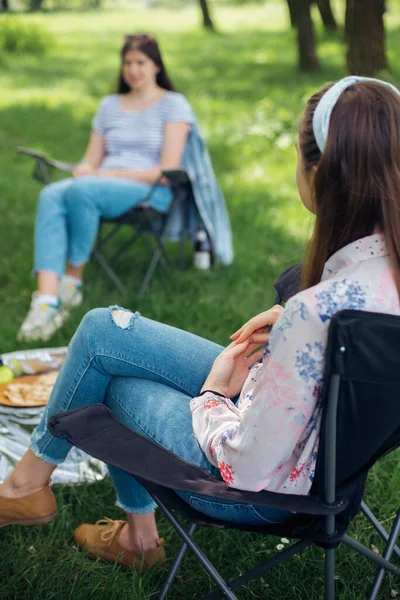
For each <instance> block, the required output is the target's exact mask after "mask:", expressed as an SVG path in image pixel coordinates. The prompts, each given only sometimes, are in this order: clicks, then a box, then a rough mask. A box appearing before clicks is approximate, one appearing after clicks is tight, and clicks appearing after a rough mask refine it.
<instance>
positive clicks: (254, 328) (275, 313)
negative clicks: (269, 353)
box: [231, 304, 283, 346]
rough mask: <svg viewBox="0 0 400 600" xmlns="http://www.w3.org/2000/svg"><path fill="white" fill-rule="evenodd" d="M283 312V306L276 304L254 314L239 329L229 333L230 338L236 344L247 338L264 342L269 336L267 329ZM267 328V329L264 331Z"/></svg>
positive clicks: (255, 342)
mask: <svg viewBox="0 0 400 600" xmlns="http://www.w3.org/2000/svg"><path fill="white" fill-rule="evenodd" d="M282 312H283V307H282V306H280V305H279V304H276V305H275V306H273V307H272V308H270V309H269V310H266V311H265V312H262V313H260V314H259V315H256V316H255V317H253V318H252V319H250V321H247V323H245V324H244V325H243V326H242V327H241V328H240V329H238V330H237V331H235V333H234V334H233V335H231V340H234V341H235V342H236V343H237V344H240V343H241V342H244V341H245V340H249V341H250V342H251V343H254V344H257V345H258V346H259V345H261V344H265V343H266V342H267V340H268V338H269V331H270V329H271V327H272V326H273V325H275V323H276V321H277V320H278V318H279V317H280V315H281V314H282ZM267 328H268V331H265V330H266V329H267Z"/></svg>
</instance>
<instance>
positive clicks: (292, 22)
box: [287, 0, 296, 28]
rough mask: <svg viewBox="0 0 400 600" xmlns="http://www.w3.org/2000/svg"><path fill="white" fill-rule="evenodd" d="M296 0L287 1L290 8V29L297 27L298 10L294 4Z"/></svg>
mask: <svg viewBox="0 0 400 600" xmlns="http://www.w3.org/2000/svg"><path fill="white" fill-rule="evenodd" d="M295 2H296V0H287V4H288V8H289V17H290V27H293V28H294V27H296V16H295V13H296V9H295V7H294V3H295Z"/></svg>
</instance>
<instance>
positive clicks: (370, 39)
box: [345, 0, 389, 76]
mask: <svg viewBox="0 0 400 600" xmlns="http://www.w3.org/2000/svg"><path fill="white" fill-rule="evenodd" d="M384 12H385V0H347V4H346V20H345V39H346V46H347V54H346V59H347V70H348V72H349V73H351V74H352V75H367V76H372V75H375V74H376V73H377V72H379V71H386V70H388V68H389V67H388V62H387V59H386V48H385V26H384V22H383V14H384Z"/></svg>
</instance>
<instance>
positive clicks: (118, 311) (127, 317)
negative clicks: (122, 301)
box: [110, 306, 139, 329]
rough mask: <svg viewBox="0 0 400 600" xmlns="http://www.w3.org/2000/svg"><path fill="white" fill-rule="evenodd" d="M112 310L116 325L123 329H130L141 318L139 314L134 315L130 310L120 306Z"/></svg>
mask: <svg viewBox="0 0 400 600" xmlns="http://www.w3.org/2000/svg"><path fill="white" fill-rule="evenodd" d="M110 310H111V317H112V319H113V322H114V324H115V325H116V326H117V327H120V328H121V329H130V328H131V327H132V325H133V321H134V320H135V319H136V317H138V316H139V313H135V314H133V312H131V311H130V310H127V309H125V308H120V307H119V306H118V307H113V306H112V307H111V309H110Z"/></svg>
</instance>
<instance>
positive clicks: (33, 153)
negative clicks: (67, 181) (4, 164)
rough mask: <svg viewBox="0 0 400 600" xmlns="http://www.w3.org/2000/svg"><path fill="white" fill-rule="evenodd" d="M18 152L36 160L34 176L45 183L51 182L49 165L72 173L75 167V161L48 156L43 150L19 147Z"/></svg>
mask: <svg viewBox="0 0 400 600" xmlns="http://www.w3.org/2000/svg"><path fill="white" fill-rule="evenodd" d="M17 153H18V154H22V155H24V156H29V157H30V158H33V160H35V161H36V168H35V171H34V177H35V178H36V179H39V180H40V181H44V182H45V183H49V173H48V168H47V167H52V168H54V169H58V171H63V172H65V173H71V172H72V170H73V169H74V167H75V163H66V162H63V161H61V160H56V159H52V158H48V157H47V156H46V155H45V154H43V153H42V152H39V151H37V150H32V149H31V148H21V147H20V148H17Z"/></svg>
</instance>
